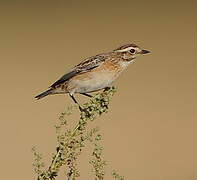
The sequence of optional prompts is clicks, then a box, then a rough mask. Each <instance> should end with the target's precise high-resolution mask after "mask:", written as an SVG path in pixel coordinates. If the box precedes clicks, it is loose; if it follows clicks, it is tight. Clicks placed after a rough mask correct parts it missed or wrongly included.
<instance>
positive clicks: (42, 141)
mask: <svg viewBox="0 0 197 180" xmlns="http://www.w3.org/2000/svg"><path fill="white" fill-rule="evenodd" d="M196 7H197V3H196V2H195V1H180V0H179V1H170V0H166V1H156V0H149V1H145V0H139V1H134V0H133V1H124V0H122V1H119V2H118V1H114V0H113V1H112V0H111V1H101V0H100V1H85V0H84V1H76V0H74V1H66V0H64V1H63V0H56V1H52V0H51V1H50V0H39V1H35V0H34V1H30V0H29V1H22V0H18V1H14V0H13V1H12V0H9V1H3V0H1V1H0V27H1V28H0V52H1V53H0V59H1V60H0V62H1V66H0V68H1V71H0V80H1V81H0V82H1V93H0V99H1V101H0V107H1V108H0V112H1V113H0V116H1V121H0V122H1V124H0V132H1V136H0V141H1V149H0V152H1V153H0V160H1V161H0V162H1V163H0V169H1V179H10V180H11V179H28V180H30V179H36V176H35V175H34V173H33V171H32V166H31V164H32V162H33V158H32V154H31V151H30V149H31V147H32V146H34V145H36V146H37V147H38V148H39V150H40V151H41V152H42V153H43V154H44V157H45V160H46V163H48V162H49V158H50V156H51V153H52V152H54V147H55V145H56V140H55V129H54V127H53V126H54V124H55V123H56V122H57V117H58V114H59V113H60V112H61V111H63V110H64V108H65V107H66V106H67V105H69V104H71V103H72V101H71V99H70V98H69V97H68V96H64V95H59V96H53V97H52V96H51V97H48V98H46V99H43V100H41V101H36V100H35V99H34V98H33V97H34V96H35V95H37V94H38V93H40V92H42V91H43V90H46V89H47V87H48V86H49V85H50V84H51V83H53V82H54V81H55V80H57V79H58V78H59V77H60V76H61V75H63V74H64V73H65V72H66V71H67V70H69V68H71V67H73V66H74V65H75V64H77V63H79V62H80V61H81V60H82V59H84V58H86V57H88V56H92V55H96V54H98V53H102V52H106V51H111V50H112V49H114V48H117V47H118V46H120V45H122V44H125V43H130V42H134V43H137V44H138V45H140V46H141V47H143V48H145V49H148V50H150V51H151V52H152V53H151V54H149V55H146V56H144V57H139V58H138V61H137V62H136V63H135V64H134V65H131V66H130V67H129V68H128V70H127V71H126V72H124V73H123V74H122V76H121V77H120V78H119V79H118V81H116V83H115V85H116V86H117V87H118V91H117V93H116V94H115V96H114V98H113V100H112V101H111V106H110V111H109V113H108V114H106V115H104V116H102V118H100V119H99V120H98V121H96V122H95V125H97V126H100V127H101V132H102V134H103V135H104V139H103V144H104V146H105V150H104V157H105V159H106V160H107V161H108V164H109V165H108V166H107V170H108V173H107V174H106V179H112V178H111V176H110V170H112V169H116V170H118V172H119V173H120V174H122V175H124V176H125V179H127V180H128V179H133V180H165V179H166V180H186V179H187V180H196V179H197V141H196V139H197V131H196V129H197V119H196V115H197V112H196V105H197V102H196V100H197V94H196V92H197V83H196V82H197V81H196V77H197V68H196V67H197V55H196V53H197V48H196V42H197V35H196V32H197V20H196V19H197V11H196ZM77 98H78V99H79V101H80V102H84V101H85V100H86V98H84V97H80V96H77ZM86 150H87V149H86ZM86 150H85V153H84V155H83V156H82V158H81V161H80V163H81V164H80V166H79V170H80V171H81V177H80V178H79V179H92V178H93V177H92V175H91V173H90V169H91V167H90V165H89V164H88V162H87V161H88V159H89V158H87V156H86V155H87V154H88V153H87V152H89V151H90V150H89V149H88V150H87V151H86ZM47 165H48V164H47ZM58 179H63V177H62V176H60V177H58Z"/></svg>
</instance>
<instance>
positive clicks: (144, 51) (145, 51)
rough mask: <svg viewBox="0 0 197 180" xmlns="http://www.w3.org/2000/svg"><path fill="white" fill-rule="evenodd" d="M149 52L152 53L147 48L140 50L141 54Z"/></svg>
mask: <svg viewBox="0 0 197 180" xmlns="http://www.w3.org/2000/svg"><path fill="white" fill-rule="evenodd" d="M148 53H150V51H148V50H145V49H142V51H141V52H140V54H148Z"/></svg>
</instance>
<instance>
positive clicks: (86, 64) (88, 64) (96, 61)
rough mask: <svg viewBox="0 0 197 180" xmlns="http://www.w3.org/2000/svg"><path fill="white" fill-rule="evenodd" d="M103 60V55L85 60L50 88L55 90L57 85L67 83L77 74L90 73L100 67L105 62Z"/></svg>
mask: <svg viewBox="0 0 197 180" xmlns="http://www.w3.org/2000/svg"><path fill="white" fill-rule="evenodd" d="M105 59H106V57H105V56H104V55H96V56H93V57H90V58H87V59H85V60H84V61H82V62H81V63H80V64H78V65H77V66H75V67H74V68H73V69H71V71H70V72H68V73H66V74H64V75H63V76H62V77H61V78H60V79H58V80H57V81H56V82H54V83H53V84H52V85H51V86H50V87H51V88H55V87H56V86H57V85H59V84H62V83H64V82H66V81H68V80H69V79H70V78H72V77H74V76H75V75H77V74H80V73H84V72H87V71H90V70H92V69H94V68H96V67H98V66H100V65H101V64H102V63H103V62H104V61H105Z"/></svg>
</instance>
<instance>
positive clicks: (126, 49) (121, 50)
mask: <svg viewBox="0 0 197 180" xmlns="http://www.w3.org/2000/svg"><path fill="white" fill-rule="evenodd" d="M131 49H135V48H133V47H128V48H125V49H120V50H116V51H117V52H126V51H129V50H131Z"/></svg>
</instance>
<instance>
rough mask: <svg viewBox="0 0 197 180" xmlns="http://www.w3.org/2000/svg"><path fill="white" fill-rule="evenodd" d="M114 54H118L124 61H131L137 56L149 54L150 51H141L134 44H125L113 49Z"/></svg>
mask: <svg viewBox="0 0 197 180" xmlns="http://www.w3.org/2000/svg"><path fill="white" fill-rule="evenodd" d="M114 52H115V53H118V54H120V55H121V57H122V59H124V60H125V61H131V60H133V59H135V58H136V57H137V56H139V55H143V54H147V53H150V51H148V50H145V49H141V48H140V47H139V46H137V45H135V44H125V45H123V46H120V47H119V48H117V49H115V50H114Z"/></svg>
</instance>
